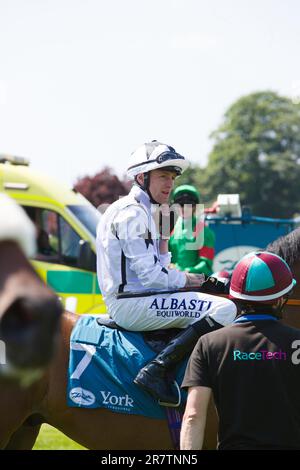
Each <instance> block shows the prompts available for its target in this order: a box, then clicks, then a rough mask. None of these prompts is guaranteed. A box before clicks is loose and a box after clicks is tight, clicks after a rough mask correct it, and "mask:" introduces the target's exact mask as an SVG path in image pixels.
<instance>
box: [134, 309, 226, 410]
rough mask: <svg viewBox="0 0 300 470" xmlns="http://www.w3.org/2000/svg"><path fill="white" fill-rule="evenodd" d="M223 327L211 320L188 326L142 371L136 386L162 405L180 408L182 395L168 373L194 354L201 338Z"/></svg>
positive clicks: (206, 319) (137, 378)
mask: <svg viewBox="0 0 300 470" xmlns="http://www.w3.org/2000/svg"><path fill="white" fill-rule="evenodd" d="M221 327H222V325H220V324H219V323H217V322H215V321H214V320H212V319H211V318H210V317H205V318H203V319H202V320H199V321H197V322H195V323H194V324H192V325H190V326H188V327H187V328H186V329H184V330H183V331H182V332H180V333H179V334H178V335H177V336H175V338H173V339H172V340H171V341H170V343H169V344H168V345H167V346H166V347H165V349H163V350H162V351H161V352H160V353H159V354H158V356H156V357H155V359H153V360H152V361H151V362H149V364H147V365H146V366H145V367H143V368H142V369H141V370H140V371H139V373H138V375H137V376H136V378H135V379H134V383H135V384H136V385H139V387H141V388H142V389H143V390H144V391H146V392H148V393H150V395H152V396H153V397H154V398H156V399H158V400H159V402H160V404H161V405H165V406H178V405H179V403H180V391H179V390H178V386H177V387H176V385H175V382H174V381H171V380H170V379H169V378H168V375H167V374H168V372H169V371H170V369H173V368H174V367H175V366H176V365H177V364H178V363H179V362H180V361H181V359H183V358H184V357H185V356H186V355H187V354H188V353H190V352H191V351H192V350H193V348H194V346H195V344H196V343H197V341H198V339H199V338H200V336H202V335H204V334H205V333H208V332H210V331H213V330H217V329H218V328H221Z"/></svg>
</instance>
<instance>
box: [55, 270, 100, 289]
mask: <svg viewBox="0 0 300 470" xmlns="http://www.w3.org/2000/svg"><path fill="white" fill-rule="evenodd" d="M47 284H48V285H49V286H50V287H52V289H54V290H55V291H56V292H58V293H59V292H61V293H65V292H67V293H69V294H92V293H93V275H92V274H90V273H84V272H78V271H48V272H47Z"/></svg>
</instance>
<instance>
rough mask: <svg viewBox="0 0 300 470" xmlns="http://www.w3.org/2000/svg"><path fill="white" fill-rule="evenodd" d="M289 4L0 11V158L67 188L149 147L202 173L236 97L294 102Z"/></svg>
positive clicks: (213, 2) (297, 9) (3, 0)
mask: <svg viewBox="0 0 300 470" xmlns="http://www.w3.org/2000/svg"><path fill="white" fill-rule="evenodd" d="M299 18H300V2H299V1H298V0H286V1H285V2H283V1H282V0H251V1H250V0H209V1H208V0H206V1H204V0H151V1H149V0H148V1H146V0H0V153H8V154H12V155H19V156H25V157H28V158H29V159H30V161H31V166H32V167H33V168H36V169H38V170H40V171H42V172H45V173H47V174H49V175H51V176H52V177H54V178H56V179H57V180H59V181H60V182H64V183H66V184H67V185H68V186H72V185H73V184H74V183H75V182H76V180H77V179H78V178H80V177H83V176H86V175H90V176H93V175H94V174H95V173H97V172H99V171H101V169H103V168H104V167H105V166H110V167H111V168H112V169H113V171H114V172H115V173H117V174H118V175H119V176H122V175H123V174H124V172H125V170H126V167H127V161H128V159H129V156H130V154H131V152H132V151H133V150H135V148H136V147H138V146H139V145H141V144H142V143H144V142H147V141H150V140H153V139H156V140H159V141H162V142H165V143H167V144H169V145H172V146H173V147H175V149H176V150H177V151H178V152H180V153H182V154H183V155H185V156H186V157H187V158H189V159H190V160H191V162H192V163H197V164H199V165H201V166H204V165H205V164H206V163H207V158H208V154H209V152H210V150H211V148H212V145H213V142H212V141H211V139H210V138H209V136H210V134H211V132H212V131H213V130H215V129H216V128H217V127H218V126H219V125H220V124H221V122H222V117H223V115H224V113H225V111H226V109H228V107H229V106H230V105H231V104H232V103H233V102H234V101H235V100H236V99H238V98H239V97H240V96H242V95H246V94H249V93H252V92H255V91H261V90H266V89H268V90H273V91H276V92H278V93H279V94H282V95H285V96H289V97H292V98H293V99H295V100H298V99H300V61H299V45H300V28H299Z"/></svg>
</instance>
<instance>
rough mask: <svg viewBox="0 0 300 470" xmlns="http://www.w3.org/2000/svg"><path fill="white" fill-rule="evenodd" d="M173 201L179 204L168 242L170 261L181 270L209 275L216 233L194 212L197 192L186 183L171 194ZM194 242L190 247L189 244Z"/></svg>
mask: <svg viewBox="0 0 300 470" xmlns="http://www.w3.org/2000/svg"><path fill="white" fill-rule="evenodd" d="M172 199H173V201H174V203H175V204H179V205H180V206H181V211H180V212H181V217H179V218H178V220H177V222H176V224H175V227H174V230H173V232H172V234H171V238H170V241H169V249H170V251H171V253H172V263H174V264H175V267H176V268H177V269H179V270H180V271H187V272H189V273H204V274H206V275H207V276H210V275H211V274H212V264H213V259H214V254H215V250H214V245H215V234H214V232H213V231H212V230H211V229H210V228H209V227H208V226H207V225H206V224H205V223H204V220H202V219H200V217H198V214H197V210H196V208H197V204H199V203H200V194H199V191H198V190H197V189H196V188H195V187H194V186H191V185H189V184H183V185H181V186H178V187H177V188H176V189H175V191H174V193H173V196H172ZM190 244H194V247H193V248H190V247H189V245H190Z"/></svg>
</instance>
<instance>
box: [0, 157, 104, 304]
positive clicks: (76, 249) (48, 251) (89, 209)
mask: <svg viewBox="0 0 300 470" xmlns="http://www.w3.org/2000/svg"><path fill="white" fill-rule="evenodd" d="M0 192H4V193H7V194H8V195H9V196H10V197H12V198H13V199H15V200H16V201H17V202H18V203H19V204H20V205H21V206H22V207H23V208H24V209H25V211H26V212H27V214H28V215H29V217H30V218H31V220H32V221H33V222H34V223H35V225H36V230H37V254H36V256H35V258H34V259H33V260H32V263H33V265H34V267H35V268H36V270H37V272H38V273H39V274H40V276H41V277H42V278H43V279H44V280H45V282H46V283H47V284H48V285H49V286H50V287H51V288H52V289H54V290H55V291H56V293H57V294H58V296H59V297H60V298H61V299H62V301H63V303H64V305H65V307H66V308H67V309H69V310H71V311H74V312H77V313H105V312H106V308H105V304H104V302H103V299H102V295H101V292H100V290H99V287H98V282H97V275H96V227H97V224H98V222H99V219H100V217H101V214H100V213H99V212H98V211H97V210H96V209H95V208H94V207H93V206H92V204H90V203H89V202H88V201H87V200H86V199H85V198H84V197H83V196H82V195H81V194H79V193H76V192H75V191H73V190H71V189H68V188H66V187H64V186H63V185H61V184H59V183H58V182H56V181H53V180H52V179H51V178H49V177H48V176H46V175H43V174H40V173H38V172H36V171H33V170H32V169H31V168H30V167H29V161H28V160H26V159H24V158H21V157H13V156H6V155H0Z"/></svg>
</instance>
